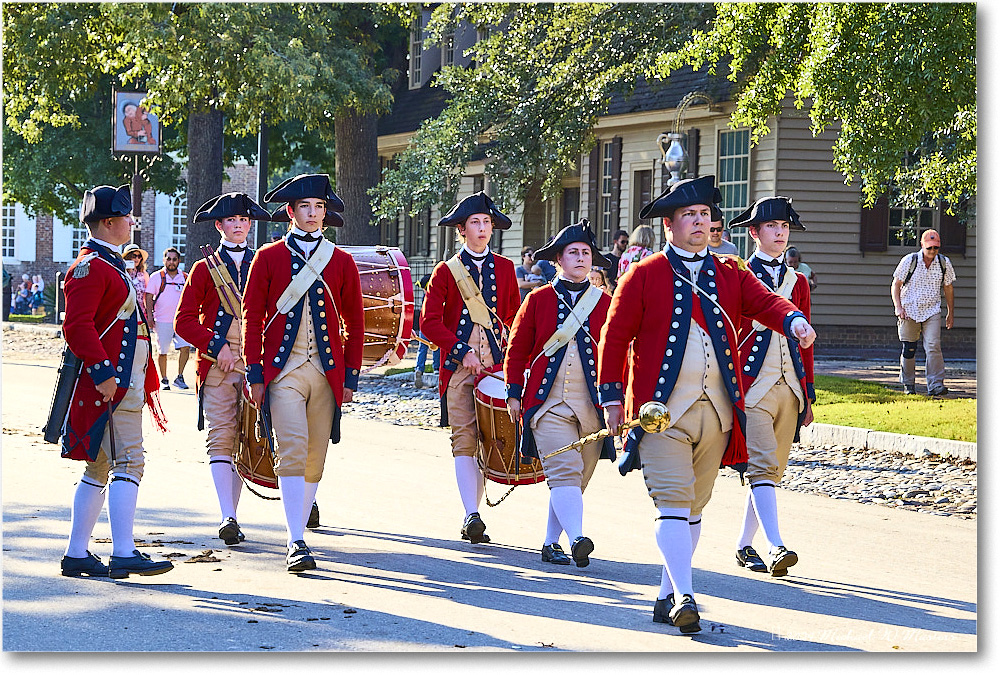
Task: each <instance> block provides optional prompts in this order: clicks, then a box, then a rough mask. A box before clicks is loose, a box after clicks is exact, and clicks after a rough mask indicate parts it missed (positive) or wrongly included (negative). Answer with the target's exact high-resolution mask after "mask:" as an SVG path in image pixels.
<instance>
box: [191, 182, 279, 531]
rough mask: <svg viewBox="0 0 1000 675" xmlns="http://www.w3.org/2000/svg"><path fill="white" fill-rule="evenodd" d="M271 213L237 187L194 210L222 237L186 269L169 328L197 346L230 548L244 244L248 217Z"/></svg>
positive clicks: (202, 402)
mask: <svg viewBox="0 0 1000 675" xmlns="http://www.w3.org/2000/svg"><path fill="white" fill-rule="evenodd" d="M270 219H271V216H270V214H269V213H268V212H267V211H265V210H264V209H262V208H261V207H260V205H259V204H257V202H255V201H254V200H253V199H251V198H250V197H249V196H248V195H246V194H243V193H242V192H231V193H228V194H224V195H219V196H218V197H215V198H213V199H210V200H209V201H207V202H206V203H205V204H203V205H202V206H201V208H200V209H198V214H197V215H196V216H195V218H194V221H195V222H196V223H200V222H203V221H214V222H215V228H216V229H217V230H218V231H219V234H221V235H222V242H221V243H220V245H219V248H218V250H217V251H216V252H215V253H214V254H213V255H212V256H211V262H212V268H213V269H214V270H216V272H215V274H214V275H213V273H212V272H211V271H210V270H209V264H208V261H206V260H199V261H197V262H196V263H195V264H194V266H192V268H191V273H190V274H189V275H188V279H187V283H185V284H184V290H183V291H182V292H181V299H180V302H179V303H178V305H177V314H176V316H175V318H174V331H175V332H176V333H177V334H178V335H179V336H181V338H182V339H183V340H185V341H186V342H189V343H191V344H192V345H194V347H195V348H196V349H197V350H198V373H197V380H196V383H195V386H196V388H197V389H198V429H199V430H202V429H204V428H205V423H206V422H207V423H208V434H207V437H206V441H205V442H206V444H207V445H208V457H209V459H208V468H209V470H210V471H211V472H212V482H213V483H214V484H215V492H216V495H217V497H218V499H219V509H220V510H221V511H222V523H221V525H219V539H222V541H223V542H225V544H226V545H227V546H234V545H236V544H239V543H240V542H241V541H243V540H244V539H245V538H246V537H245V536H244V535H243V531H242V530H241V529H240V526H239V523H238V522H237V519H236V507H237V505H238V504H239V501H240V492H241V490H242V487H243V481H242V479H241V478H240V476H239V474H237V473H236V467H235V466H234V464H233V456H234V454H235V451H236V436H237V426H238V419H237V418H238V412H239V405H238V404H239V400H240V393H241V391H242V389H243V382H244V379H245V375H246V366H245V364H244V363H243V348H242V331H241V330H240V324H241V323H242V322H243V308H242V304H241V301H240V297H241V296H242V294H243V290H244V289H245V288H246V283H247V277H248V276H249V273H250V261H251V260H253V256H254V251H253V249H250V248H247V246H246V240H247V235H248V234H250V221H251V220H270Z"/></svg>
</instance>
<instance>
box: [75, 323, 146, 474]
mask: <svg viewBox="0 0 1000 675" xmlns="http://www.w3.org/2000/svg"><path fill="white" fill-rule="evenodd" d="M148 357H149V342H148V341H147V340H136V345H135V356H134V358H133V359H132V377H131V379H130V381H129V383H128V390H127V391H126V392H125V397H124V398H123V399H122V400H121V402H119V403H118V407H117V408H115V412H114V414H113V415H112V417H111V421H110V422H109V423H108V426H107V427H106V428H105V429H104V438H103V439H101V451H100V452H99V453H98V454H97V459H95V460H94V461H93V462H87V468H86V469H85V470H84V472H83V475H84V476H86V477H87V478H89V479H90V480H92V481H93V482H95V483H99V484H100V485H105V484H107V482H108V475H109V474H114V475H121V474H128V475H129V476H132V477H133V478H135V480H136V481H137V482H138V481H140V480H142V472H143V469H144V468H145V466H146V457H145V453H144V452H143V448H142V406H143V405H145V403H146V389H145V384H146V360H147V358H148ZM112 430H113V431H114V436H115V446H114V452H113V453H112V449H111V434H112Z"/></svg>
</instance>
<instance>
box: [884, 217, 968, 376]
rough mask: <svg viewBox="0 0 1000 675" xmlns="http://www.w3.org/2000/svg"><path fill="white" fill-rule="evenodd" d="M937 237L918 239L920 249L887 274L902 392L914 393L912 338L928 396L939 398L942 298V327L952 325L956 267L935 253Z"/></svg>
mask: <svg viewBox="0 0 1000 675" xmlns="http://www.w3.org/2000/svg"><path fill="white" fill-rule="evenodd" d="M940 248H941V236H940V235H939V234H938V233H937V231H936V230H926V231H925V232H924V233H923V235H921V237H920V249H921V250H920V251H917V252H916V253H910V254H909V255H906V256H904V257H903V259H902V260H900V261H899V264H898V265H896V271H895V272H894V273H893V275H892V287H891V295H892V304H893V305H894V306H895V308H896V317H897V326H898V329H899V341H900V342H902V343H903V350H902V354H901V355H900V357H899V381H900V382H901V383H902V385H903V393H906V394H916V393H917V388H916V370H917V359H916V355H917V340H918V339H919V338H920V336H921V335H923V340H924V355H925V361H924V374H925V377H926V379H927V393H928V394H929V395H930V396H943V395H945V394H947V393H948V388H947V387H945V386H944V357H943V356H942V355H941V298H942V296H943V297H944V300H945V302H946V303H947V306H948V316H947V318H946V319H945V323H944V325H945V328H948V329H950V328H951V327H952V325H954V322H955V290H954V285H953V284H954V283H955V269H954V268H953V267H952V266H951V261H950V260H948V258H947V257H945V256H943V255H941V256H939V255H938V251H939V250H940Z"/></svg>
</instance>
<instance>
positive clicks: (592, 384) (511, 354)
mask: <svg viewBox="0 0 1000 675" xmlns="http://www.w3.org/2000/svg"><path fill="white" fill-rule="evenodd" d="M557 293H558V294H559V296H561V298H562V300H563V302H559V298H557V295H556V294H557ZM581 296H582V294H581ZM571 298H572V296H571V295H570V294H569V291H568V290H567V289H566V288H565V286H563V285H562V284H561V283H559V282H558V281H557V282H556V283H555V284H554V285H548V284H547V285H545V286H542V287H540V288H536V289H535V290H533V291H531V292H530V293H528V295H527V296H526V297H525V298H524V304H522V305H521V308H520V309H519V310H518V311H517V315H516V316H515V317H514V326H513V328H512V329H511V332H510V346H509V347H508V349H507V356H506V358H505V359H504V364H503V370H504V379H505V381H506V382H507V397H508V398H516V399H519V400H520V401H521V414H522V420H523V429H522V431H521V448H520V451H521V454H522V455H523V456H525V457H537V456H538V451H537V448H536V447H535V440H534V434H533V433H532V431H531V420H532V418H533V417H534V415H535V413H536V412H537V411H538V409H539V408H540V407H541V406H542V404H543V403H544V402H545V400H546V399H547V398H548V396H549V393H550V392H551V391H552V385H553V382H554V377H555V374H556V373H557V372H558V371H559V368H560V366H561V365H562V360H563V358H564V357H565V355H566V347H562V348H561V349H560V350H559V351H557V352H556V353H555V354H553V355H552V356H551V357H547V358H546V357H545V356H539V355H540V354H541V353H542V348H543V347H544V346H545V343H546V342H547V341H548V339H549V338H550V337H552V334H553V333H555V331H556V328H557V327H558V326H559V324H561V323H562V322H563V321H564V320H565V318H566V316H567V315H568V311H567V309H566V306H567V305H569V306H573V302H572V299H571ZM577 300H578V301H579V297H578V298H577ZM564 303H565V304H564ZM610 306H611V296H610V295H608V294H607V293H602V294H601V298H600V300H598V301H597V305H596V306H595V307H594V309H593V310H591V312H590V316H589V317H588V318H587V321H586V322H585V323H584V325H583V327H582V328H581V329H580V330H578V331H577V334H576V344H577V348H578V349H579V350H580V357H581V364H582V366H583V368H582V370H583V376H584V379H585V380H586V382H587V387H588V389H589V390H590V398H591V400H592V401H593V402H594V407H595V408H596V409H597V413H598V417H603V414H602V412H601V409H600V402H599V400H598V397H597V378H596V375H597V344H595V343H594V341H593V340H597V339H599V336H600V334H601V328H603V326H604V322H605V321H606V319H607V316H608V307H610ZM584 328H585V329H586V330H584ZM591 337H593V340H592V339H591ZM526 370H530V372H529V374H528V381H527V384H525V379H524V373H525V371H526ZM546 374H548V375H550V376H551V377H546ZM604 446H605V447H604V452H602V455H601V456H602V457H607V458H608V459H614V457H615V451H614V445H613V442H612V441H611V439H610V438H609V439H605V443H604Z"/></svg>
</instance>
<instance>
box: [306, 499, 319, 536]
mask: <svg viewBox="0 0 1000 675" xmlns="http://www.w3.org/2000/svg"><path fill="white" fill-rule="evenodd" d="M306 527H307V528H309V529H310V530H315V529H316V528H317V527H319V504H317V503H316V502H313V505H312V508H311V509H309V520H307V521H306Z"/></svg>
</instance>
